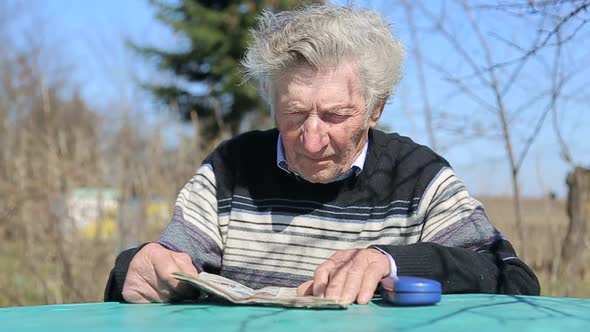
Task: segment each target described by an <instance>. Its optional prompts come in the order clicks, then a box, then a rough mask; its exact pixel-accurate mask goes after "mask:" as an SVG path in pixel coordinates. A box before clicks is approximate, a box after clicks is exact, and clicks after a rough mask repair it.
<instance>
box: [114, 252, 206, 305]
mask: <svg viewBox="0 0 590 332" xmlns="http://www.w3.org/2000/svg"><path fill="white" fill-rule="evenodd" d="M172 272H184V273H189V274H193V275H196V274H198V271H197V269H196V268H195V266H194V265H193V263H192V260H191V258H190V256H189V255H188V254H186V253H180V252H175V251H172V250H170V249H166V248H164V247H163V246H162V245H160V244H158V243H150V244H148V245H146V246H145V247H143V248H142V249H141V250H140V251H139V252H138V253H137V254H136V255H135V257H133V260H131V263H130V264H129V270H128V271H127V277H126V278H125V283H124V284H123V299H125V301H127V302H130V303H150V302H172V301H179V300H181V299H185V298H190V297H191V296H194V295H195V294H196V291H195V289H194V288H192V287H191V286H189V285H188V284H186V283H184V282H182V281H179V280H176V279H174V278H173V277H172V276H171V273H172Z"/></svg>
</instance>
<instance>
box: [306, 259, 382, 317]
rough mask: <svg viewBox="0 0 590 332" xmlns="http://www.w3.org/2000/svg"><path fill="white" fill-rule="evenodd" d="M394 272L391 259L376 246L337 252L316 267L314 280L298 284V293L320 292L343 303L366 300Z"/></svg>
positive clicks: (319, 294) (315, 293)
mask: <svg viewBox="0 0 590 332" xmlns="http://www.w3.org/2000/svg"><path fill="white" fill-rule="evenodd" d="M390 273H391V266H390V263H389V259H388V258H387V256H385V255H384V254H383V253H381V252H380V251H379V250H377V249H373V248H369V249H351V250H340V251H337V252H335V253H334V254H333V255H332V257H330V258H329V259H328V260H327V261H325V262H324V263H323V264H322V265H320V266H318V267H317V268H316V269H315V272H314V277H313V280H309V281H307V282H304V283H303V284H301V285H300V286H299V287H297V295H299V296H307V295H313V296H319V297H326V298H331V299H335V300H338V302H340V303H342V304H346V305H348V304H351V303H353V302H354V301H356V303H358V304H367V303H369V301H370V300H371V298H373V294H374V293H375V289H376V288H377V285H378V284H379V282H380V281H381V279H383V278H386V277H388V276H389V275H390Z"/></svg>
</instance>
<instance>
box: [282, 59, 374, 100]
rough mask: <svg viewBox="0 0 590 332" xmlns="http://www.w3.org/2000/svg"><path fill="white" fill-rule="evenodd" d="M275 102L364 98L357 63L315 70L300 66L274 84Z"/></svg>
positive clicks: (283, 75) (284, 74)
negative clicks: (303, 99) (297, 99)
mask: <svg viewBox="0 0 590 332" xmlns="http://www.w3.org/2000/svg"><path fill="white" fill-rule="evenodd" d="M274 92H275V96H274V97H275V101H277V102H279V101H285V100H286V99H289V98H291V99H292V98H307V99H309V98H314V97H317V98H322V99H331V97H333V98H334V99H343V98H345V97H348V98H353V99H359V98H360V99H363V98H362V91H361V83H360V79H359V75H358V69H357V67H356V65H355V64H354V63H351V62H346V63H342V64H339V65H335V66H324V67H321V68H314V67H312V66H299V67H297V68H295V69H291V70H289V71H287V72H284V73H283V74H282V75H280V76H279V77H277V79H276V81H275V91H274Z"/></svg>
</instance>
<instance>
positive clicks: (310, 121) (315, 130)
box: [302, 115, 330, 155]
mask: <svg viewBox="0 0 590 332" xmlns="http://www.w3.org/2000/svg"><path fill="white" fill-rule="evenodd" d="M302 140H303V148H304V149H305V152H307V153H309V154H312V155H313V154H316V153H319V152H321V151H322V150H323V149H324V148H325V147H326V145H328V143H329V142H330V139H329V137H328V132H327V128H326V124H325V123H324V122H323V121H322V119H320V118H319V117H318V116H316V115H311V116H309V117H308V118H307V120H306V121H305V124H304V125H303V137H302Z"/></svg>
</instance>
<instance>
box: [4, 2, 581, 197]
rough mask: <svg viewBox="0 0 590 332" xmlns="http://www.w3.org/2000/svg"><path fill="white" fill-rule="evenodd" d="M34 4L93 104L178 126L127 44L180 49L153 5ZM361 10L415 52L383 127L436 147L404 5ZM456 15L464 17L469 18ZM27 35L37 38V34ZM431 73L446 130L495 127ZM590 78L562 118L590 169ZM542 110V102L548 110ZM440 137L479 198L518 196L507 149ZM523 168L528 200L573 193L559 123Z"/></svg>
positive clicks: (434, 51)
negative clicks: (386, 23) (152, 97)
mask: <svg viewBox="0 0 590 332" xmlns="http://www.w3.org/2000/svg"><path fill="white" fill-rule="evenodd" d="M341 2H342V1H341ZM32 3H33V6H34V7H35V10H34V12H35V13H36V17H39V18H42V22H43V24H41V25H40V26H39V27H40V29H44V30H45V31H44V32H45V33H46V34H47V35H48V36H49V37H50V43H55V45H59V47H60V49H61V52H60V54H62V55H63V56H64V57H65V58H64V59H61V60H63V61H64V62H65V63H68V64H72V65H73V66H74V68H75V76H74V78H75V81H77V82H78V83H79V84H80V85H81V87H82V93H83V95H84V96H85V98H86V99H87V100H88V101H89V102H90V103H91V104H92V105H94V106H95V107H97V108H98V109H101V110H102V111H104V112H107V113H108V110H109V109H110V108H111V107H112V105H113V103H114V102H115V103H123V104H125V105H126V106H127V107H128V108H129V109H130V110H131V111H132V112H140V113H142V116H144V117H145V118H148V119H152V120H153V121H161V120H162V117H165V118H166V119H167V120H166V121H169V122H170V123H171V124H173V122H174V120H173V119H172V118H170V117H166V116H165V115H163V113H161V112H158V111H157V110H154V106H153V105H152V104H151V103H150V102H149V100H148V98H147V97H146V96H145V95H144V94H142V93H141V92H140V91H139V89H137V86H136V85H135V81H134V79H136V78H140V79H143V80H146V79H147V80H150V79H152V78H153V79H158V74H157V73H156V72H155V71H154V70H153V68H151V67H150V65H149V64H147V63H145V62H143V61H141V60H140V59H138V58H137V57H136V56H135V55H134V54H133V52H131V51H130V50H129V49H128V48H127V47H126V45H125V42H126V40H134V41H137V42H139V43H141V44H154V45H158V46H163V47H175V46H176V45H177V43H178V40H177V39H176V38H175V37H174V35H173V34H172V33H171V31H170V30H169V29H168V28H167V27H165V26H162V25H161V24H159V23H158V22H157V21H156V20H155V19H154V17H153V15H154V10H153V8H152V7H151V6H150V5H149V3H148V2H147V1H146V0H126V1H115V0H104V1H74V0H52V1H40V0H38V1H36V2H35V1H33V2H32ZM355 3H356V4H357V5H362V6H369V7H373V8H375V9H377V10H379V11H381V12H382V13H383V14H384V15H385V16H386V17H388V18H389V19H390V21H393V23H394V30H395V31H396V33H397V34H398V35H399V37H400V38H401V39H402V41H404V43H405V44H406V45H407V47H408V51H409V52H408V58H407V61H406V66H405V75H404V76H405V78H404V82H403V84H402V86H401V87H400V88H399V90H398V93H397V95H396V96H395V97H394V98H393V99H392V101H391V102H390V103H389V105H388V106H387V108H386V111H385V113H384V116H383V118H382V122H383V123H384V124H386V125H388V126H389V127H390V128H392V129H393V130H394V131H397V132H399V133H401V134H403V135H408V136H410V137H412V138H413V139H414V140H415V141H417V142H419V143H423V144H426V143H427V142H428V139H427V135H426V131H425V126H424V117H423V114H422V113H421V108H422V99H421V98H422V96H421V94H420V93H419V91H418V85H417V79H416V77H417V76H416V64H415V62H414V61H413V59H412V54H411V52H410V47H411V40H410V37H409V30H408V28H407V24H405V23H406V19H407V17H406V16H405V15H404V14H403V13H402V12H400V10H399V8H398V7H399V6H398V7H393V6H392V5H391V3H390V2H388V1H386V0H384V1H378V0H375V1H369V2H363V1H355ZM427 3H428V5H429V6H430V7H429V8H430V9H431V10H433V11H436V10H437V4H438V3H439V2H437V1H432V2H427ZM486 15H487V14H486ZM486 15H483V16H479V17H477V19H478V22H480V23H481V25H482V27H483V28H482V30H483V31H484V33H485V34H486V36H488V37H489V36H491V35H493V34H500V35H502V34H510V35H512V36H515V37H514V38H517V40H519V41H521V42H523V43H526V42H527V41H528V39H527V38H529V37H530V36H529V35H527V33H526V31H523V32H522V33H520V34H517V33H515V32H513V31H510V29H512V28H514V26H512V25H510V24H506V25H498V24H497V22H496V21H495V20H497V17H498V16H497V15H496V14H490V15H489V16H486ZM456 16H457V17H459V15H456ZM452 19H453V20H454V21H453V22H452V23H453V24H451V25H452V26H453V27H454V29H455V31H456V32H457V35H458V36H459V37H460V39H461V43H462V45H464V46H465V48H466V49H468V50H469V52H471V54H473V55H474V56H475V57H478V56H481V49H478V46H477V43H475V42H473V41H472V39H470V38H471V36H469V35H468V34H467V32H465V33H463V32H462V31H463V30H465V31H466V30H467V29H466V21H465V20H464V19H461V18H452ZM506 19H507V18H506ZM507 21H509V20H508V19H507ZM416 23H417V25H418V27H419V30H420V31H419V35H420V41H421V47H422V48H423V53H424V54H425V55H427V56H429V57H430V58H432V59H433V60H432V61H433V62H436V63H437V64H439V65H441V66H444V67H445V68H448V70H449V71H452V72H454V73H458V74H459V73H461V74H462V73H466V72H469V71H468V70H467V69H466V68H465V64H464V63H462V62H461V59H460V58H458V57H457V56H456V54H455V53H454V52H453V51H452V50H451V49H450V48H449V46H448V43H446V42H445V41H444V40H443V39H441V38H440V37H437V36H435V34H434V33H431V32H430V30H429V28H430V25H429V23H428V21H427V20H426V19H424V18H423V17H420V16H419V15H417V16H416ZM494 29H495V30H494ZM525 30H526V29H525ZM27 31H29V33H30V32H31V30H30V29H29V30H27ZM531 31H532V30H531ZM16 33H17V34H18V33H19V32H18V31H17V32H16ZM586 34H587V33H586ZM518 38H521V39H518ZM17 39H18V38H17ZM491 46H492V47H493V52H494V53H495V54H499V55H500V57H502V56H507V57H509V56H510V54H511V51H506V49H507V48H506V47H505V44H502V43H499V42H498V40H497V39H493V41H492V42H491ZM501 52H504V53H506V54H503V53H501ZM512 52H513V51H512ZM568 52H569V53H568V56H570V57H571V58H572V60H571V62H575V61H579V58H583V59H586V58H585V57H587V56H588V54H587V53H584V52H585V51H583V50H581V48H580V50H579V51H578V50H576V49H575V48H572V49H571V50H569V51H568ZM527 68H528V72H527V73H525V75H524V76H522V77H523V78H524V79H522V80H521V81H519V83H518V87H516V88H514V89H513V91H514V92H512V93H510V94H509V95H508V96H507V100H508V101H509V106H511V107H514V106H515V105H520V104H522V103H526V102H530V101H529V97H530V94H532V93H533V91H535V88H536V85H538V84H539V82H541V81H542V80H546V77H545V76H542V75H540V73H542V72H543V71H544V70H545V68H544V65H543V62H542V61H537V62H532V63H531V65H530V66H529V67H527ZM580 70H585V69H580ZM426 75H427V85H428V91H429V97H430V100H431V104H432V106H433V108H434V109H435V112H436V115H435V119H436V120H437V121H438V122H437V123H442V122H441V121H443V120H444V118H448V117H456V118H465V119H468V120H469V121H472V120H474V119H475V120H478V121H479V122H480V125H481V126H483V127H486V126H495V124H496V123H497V118H496V117H494V116H493V115H490V114H487V113H486V112H485V111H482V110H481V109H479V108H481V107H480V106H478V105H476V104H474V102H473V101H472V100H470V99H469V98H466V97H464V96H460V95H459V96H457V93H455V91H453V89H452V88H449V85H448V84H447V83H446V82H444V80H441V79H440V77H439V76H440V73H438V72H436V71H435V70H433V69H432V68H427V70H426ZM537 75H539V76H537ZM588 76H589V75H587V74H586V75H585V76H584V75H581V78H576V79H574V81H573V82H572V83H571V85H570V86H571V88H570V90H571V91H569V90H568V91H569V92H570V93H571V94H572V95H576V96H579V97H580V98H579V99H582V100H581V101H580V102H569V103H567V104H564V105H561V107H562V109H563V111H562V113H561V115H560V119H561V120H560V121H561V127H562V128H563V132H564V137H565V139H566V142H568V144H569V145H570V147H571V149H572V152H573V154H574V156H575V160H576V161H577V162H578V163H581V164H586V165H588V164H590V144H588V143H587V142H586V141H587V140H588V139H587V138H586V136H587V135H586V132H587V131H588V129H590V110H589V109H588V107H587V105H588V101H589V100H588V99H587V96H589V93H588V89H587V85H585V82H584V81H583V80H582V78H583V77H588ZM470 84H471V83H470ZM481 91H483V90H481ZM481 96H482V97H484V98H491V96H489V94H487V93H485V92H482V93H481ZM542 98H544V97H540V99H539V100H540V101H542V100H543V99H542ZM542 104H543V103H542V102H539V109H540V108H541V107H542ZM535 112H539V110H538V109H536V106H535V105H533V107H531V108H529V109H528V110H526V111H523V112H522V113H520V114H519V115H516V118H515V120H514V123H515V125H514V128H513V131H514V135H515V136H516V138H517V139H516V145H517V148H520V147H521V146H522V140H523V139H524V138H526V137H527V136H528V135H529V134H530V132H532V130H533V122H534V120H535V119H536V118H537V117H536V116H535V114H536V113H535ZM518 116H520V118H519V117H518ZM436 134H437V137H438V138H439V140H440V142H441V143H443V144H440V145H443V149H441V150H442V151H441V153H442V154H443V156H445V157H446V158H447V159H448V160H449V161H450V162H451V164H452V165H453V167H454V168H455V170H456V172H457V173H458V174H459V176H460V177H461V178H462V179H463V180H464V181H465V183H466V184H467V187H468V189H470V191H471V192H473V193H475V194H507V193H510V188H511V187H510V181H509V176H508V174H509V173H508V167H507V164H506V161H505V160H506V158H505V152H504V146H503V143H502V142H501V141H499V140H496V139H485V140H484V139H464V138H462V137H461V135H458V136H457V135H453V134H450V133H448V130H443V129H440V130H439V129H437V132H436ZM519 142H520V143H519ZM522 169H523V170H522V173H521V174H522V176H521V185H522V187H523V191H524V193H525V194H526V195H535V196H538V195H542V194H543V193H544V192H546V191H547V190H552V191H555V192H557V193H558V194H559V195H562V196H563V195H564V194H565V192H566V187H565V176H566V173H567V170H568V169H569V165H567V164H566V163H565V162H563V161H562V160H561V159H560V158H559V148H558V146H557V144H556V140H555V135H554V133H553V131H552V129H551V122H550V121H546V122H545V124H544V127H543V129H542V131H541V134H540V136H539V139H538V140H537V141H536V142H535V144H533V146H532V147H531V150H530V152H529V154H528V157H527V159H526V161H525V163H524V164H523V168H522Z"/></svg>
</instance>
